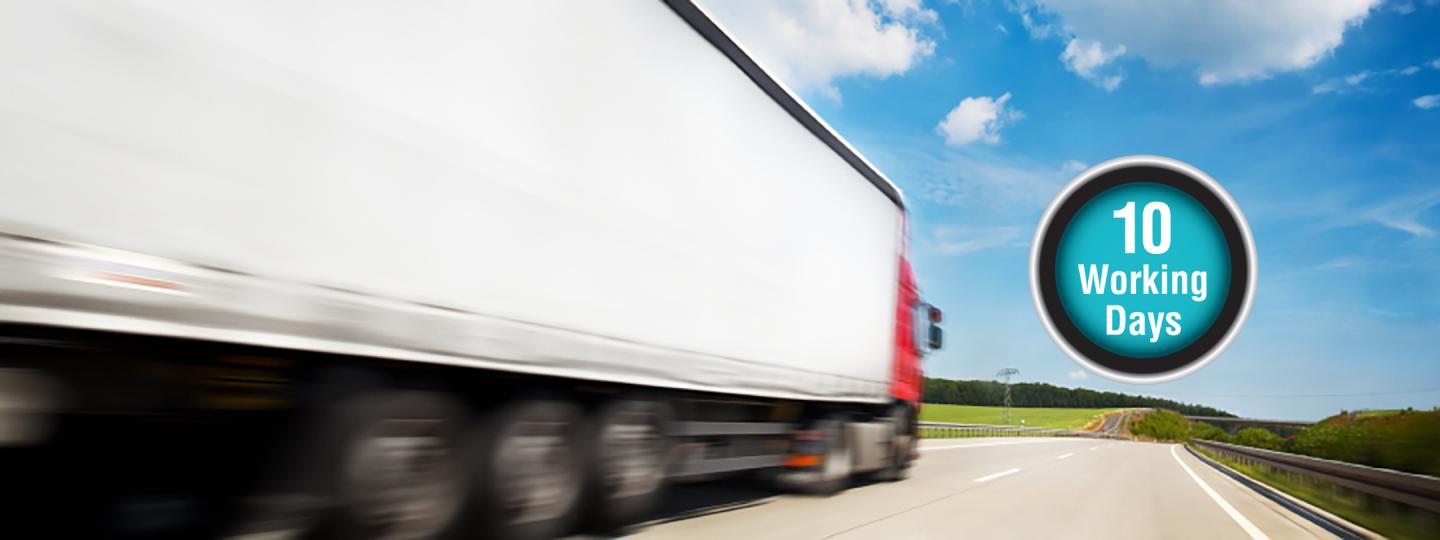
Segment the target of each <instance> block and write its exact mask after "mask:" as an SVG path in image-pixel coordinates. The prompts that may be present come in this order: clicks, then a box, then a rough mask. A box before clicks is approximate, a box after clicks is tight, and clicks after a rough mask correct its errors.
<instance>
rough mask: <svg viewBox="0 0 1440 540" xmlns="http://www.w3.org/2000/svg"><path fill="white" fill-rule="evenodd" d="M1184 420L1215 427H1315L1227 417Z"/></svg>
mask: <svg viewBox="0 0 1440 540" xmlns="http://www.w3.org/2000/svg"><path fill="white" fill-rule="evenodd" d="M1185 418H1187V419H1189V420H1190V421H1192V422H1205V423H1207V424H1215V425H1217V426H1218V425H1221V424H1225V425H1230V426H1284V427H1296V428H1302V427H1309V426H1313V425H1315V422H1308V421H1304V420H1265V419H1261V418H1230V417H1227V416H1189V415H1186V416H1185Z"/></svg>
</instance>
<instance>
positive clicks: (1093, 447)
mask: <svg viewBox="0 0 1440 540" xmlns="http://www.w3.org/2000/svg"><path fill="white" fill-rule="evenodd" d="M1090 449H1091V450H1099V449H1100V445H1098V444H1097V445H1095V446H1091V447H1090Z"/></svg>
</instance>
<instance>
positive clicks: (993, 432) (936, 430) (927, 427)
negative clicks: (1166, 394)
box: [917, 422, 1123, 439]
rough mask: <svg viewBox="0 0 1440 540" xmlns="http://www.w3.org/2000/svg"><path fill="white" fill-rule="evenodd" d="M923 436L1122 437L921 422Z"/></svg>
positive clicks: (919, 425) (1025, 428) (1103, 434)
mask: <svg viewBox="0 0 1440 540" xmlns="http://www.w3.org/2000/svg"><path fill="white" fill-rule="evenodd" d="M917 426H918V427H919V428H920V436H921V437H929V438H960V437H1085V438H1090V439H1120V438H1123V437H1121V436H1119V435H1112V434H1109V433H1102V432H1098V431H1078V430H1074V429H1056V428H1027V427H1020V426H992V425H986V424H952V423H948V422H920V423H918V424H917Z"/></svg>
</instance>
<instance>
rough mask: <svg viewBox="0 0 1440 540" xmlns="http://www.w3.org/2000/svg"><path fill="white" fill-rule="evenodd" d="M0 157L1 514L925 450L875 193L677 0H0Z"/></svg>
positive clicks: (272, 526)
mask: <svg viewBox="0 0 1440 540" xmlns="http://www.w3.org/2000/svg"><path fill="white" fill-rule="evenodd" d="M533 21H543V22H544V23H545V27H546V28H547V31H546V32H544V33H543V34H536V33H535V32H534V31H533V28H531V25H530V24H528V23H529V22H533ZM537 36H539V37H537ZM0 193H3V197H0V453H3V459H0V467H3V468H4V470H3V471H0V473H3V474H4V478H6V482H5V485H4V486H3V487H0V492H3V493H4V497H5V500H3V501H0V507H4V508H7V509H17V510H18V511H17V512H14V514H15V515H16V516H17V517H16V518H15V519H14V520H6V521H5V523H4V524H3V526H4V527H7V528H13V529H15V533H14V534H7V535H6V536H16V537H74V538H103V537H181V538H193V537H243V538H260V537H330V538H387V539H411V538H433V537H453V536H468V537H476V538H502V539H503V538H513V539H529V538H551V537H556V536H560V535H564V534H569V533H571V532H576V531H613V530H616V529H618V528H620V527H623V526H625V525H627V524H631V523H634V522H638V521H643V520H645V519H647V518H648V517H650V516H652V515H653V514H654V512H655V510H656V508H657V505H658V504H659V503H660V502H661V501H662V496H663V493H664V490H665V489H667V486H669V485H672V484H679V483H687V482H697V481H702V480H709V479H713V478H717V477H720V476H725V475H734V474H740V473H752V472H753V473H756V474H757V476H761V477H764V478H767V479H769V480H770V481H771V483H773V484H774V485H775V486H783V487H784V488H785V489H787V490H794V491H800V492H805V493H810V494H818V495H831V494H834V493H837V492H840V491H842V490H843V489H845V488H846V487H847V486H849V485H850V483H851V481H852V479H855V478H860V477H865V478H870V479H873V480H876V481H895V480H900V479H902V478H904V476H905V472H906V471H907V469H908V468H909V467H910V466H911V465H912V459H913V456H916V455H918V454H917V452H916V451H915V447H916V444H917V436H916V428H915V426H916V415H917V410H918V399H919V395H920V381H921V374H920V357H921V355H922V354H924V353H926V352H928V351H930V350H933V349H936V348H938V347H940V346H941V343H942V341H943V332H942V330H941V328H940V327H939V323H940V321H941V316H940V311H939V310H938V309H936V308H935V307H933V306H930V305H929V304H927V303H926V302H924V300H923V299H922V296H921V294H920V289H919V285H918V284H917V283H916V281H915V279H914V276H913V275H912V273H911V270H910V264H909V262H908V261H907V254H906V252H905V251H906V248H905V246H906V242H905V238H904V236H905V231H904V223H905V210H904V205H903V200H904V199H903V197H902V196H901V195H900V193H899V192H898V190H896V188H895V187H894V186H893V185H892V184H891V183H890V182H889V181H888V180H887V179H886V178H885V176H884V175H883V174H882V173H881V172H880V171H878V170H875V169H874V168H873V167H872V166H871V165H870V164H869V162H868V161H866V160H865V159H864V158H863V157H861V156H859V155H858V154H857V153H855V151H854V149H853V148H851V147H850V145H849V144H847V143H846V142H845V141H844V140H843V139H841V138H840V137H839V136H838V135H836V134H835V133H834V132H833V131H831V130H830V129H829V127H828V126H826V125H825V124H824V122H822V121H820V120H819V119H818V118H816V117H815V116H814V115H813V114H812V113H811V112H810V111H809V109H808V108H807V107H805V106H804V105H803V104H802V103H800V102H799V101H798V100H797V99H796V98H795V97H794V96H792V95H791V94H790V93H789V92H788V91H786V90H785V89H784V87H783V86H782V85H780V84H779V83H777V82H776V81H775V80H774V79H773V78H771V77H770V76H769V75H768V74H767V73H766V72H765V71H764V70H763V69H761V68H760V67H759V65H758V64H756V63H755V62H754V61H753V60H752V59H750V58H749V57H748V56H747V55H746V54H745V53H744V51H743V50H741V49H740V48H739V47H738V46H737V45H736V44H735V43H734V42H733V41H732V40H731V39H730V38H729V36H728V35H727V34H726V33H725V32H724V31H723V30H722V29H721V28H720V27H719V26H717V25H716V24H715V23H714V22H713V21H711V20H710V19H709V18H708V17H707V16H706V14H705V13H704V11H703V10H701V9H700V8H698V7H697V6H695V5H693V4H691V3H690V2H688V1H685V0H672V1H669V2H660V1H653V2H629V3H623V4H609V3H605V4H602V3H589V2H585V3H580V2H560V1H551V0H544V1H537V2H518V3H477V2H466V1H441V2H436V3H430V4H427V5H426V6H423V7H421V6H414V5H408V4H399V3H394V2H382V1H360V2H354V1H346V2H340V1H338V0H326V1H321V2H314V3H306V4H303V5H296V4H294V3H291V2H281V1H277V0H261V1H256V2H242V3H231V4H215V3H197V2H188V1H180V0H162V1H135V2H86V1H81V0H59V1H55V2H24V1H20V0H5V1H0ZM797 456H804V457H797ZM787 464H788V466H787ZM54 515H64V516H66V518H65V519H51V518H48V516H54ZM6 532H9V531H6Z"/></svg>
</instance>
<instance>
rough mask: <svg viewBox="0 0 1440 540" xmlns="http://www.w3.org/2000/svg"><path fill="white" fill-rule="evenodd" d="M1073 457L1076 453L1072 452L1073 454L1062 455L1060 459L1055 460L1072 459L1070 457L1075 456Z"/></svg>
mask: <svg viewBox="0 0 1440 540" xmlns="http://www.w3.org/2000/svg"><path fill="white" fill-rule="evenodd" d="M1073 455H1075V453H1074V452H1071V453H1069V454H1064V455H1061V456H1060V457H1058V458H1055V459H1065V458H1067V457H1070V456H1073Z"/></svg>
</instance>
